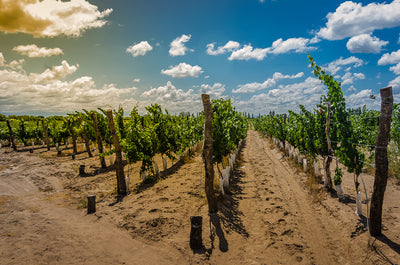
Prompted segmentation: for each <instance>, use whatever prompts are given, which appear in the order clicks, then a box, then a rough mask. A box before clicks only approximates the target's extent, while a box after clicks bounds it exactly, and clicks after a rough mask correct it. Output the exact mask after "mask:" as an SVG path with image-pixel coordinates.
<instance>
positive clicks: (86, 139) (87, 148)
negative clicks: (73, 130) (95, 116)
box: [78, 117, 93, 157]
mask: <svg viewBox="0 0 400 265" xmlns="http://www.w3.org/2000/svg"><path fill="white" fill-rule="evenodd" d="M78 122H79V123H80V124H81V126H82V131H81V132H82V137H83V140H84V141H85V146H86V151H87V153H88V155H89V157H93V155H92V152H91V151H90V143H89V138H88V137H87V135H86V132H85V127H84V126H83V124H82V119H81V117H79V118H78Z"/></svg>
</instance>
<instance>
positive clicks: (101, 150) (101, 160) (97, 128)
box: [92, 112, 107, 168]
mask: <svg viewBox="0 0 400 265" xmlns="http://www.w3.org/2000/svg"><path fill="white" fill-rule="evenodd" d="M92 120H93V128H94V132H95V133H96V139H97V145H98V148H99V153H100V154H102V153H103V142H102V140H101V136H100V132H99V127H98V126H97V117H96V113H94V112H92ZM100 164H101V168H106V167H107V166H106V160H105V158H104V157H103V156H100Z"/></svg>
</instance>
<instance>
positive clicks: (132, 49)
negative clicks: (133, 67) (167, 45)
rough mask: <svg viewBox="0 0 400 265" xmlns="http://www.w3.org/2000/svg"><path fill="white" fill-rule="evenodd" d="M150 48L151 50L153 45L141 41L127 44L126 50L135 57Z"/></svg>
mask: <svg viewBox="0 0 400 265" xmlns="http://www.w3.org/2000/svg"><path fill="white" fill-rule="evenodd" d="M151 50H153V47H151V45H150V44H149V43H148V42H147V41H141V42H139V43H137V44H135V45H132V46H129V47H128V48H127V49H126V52H129V53H131V54H132V56H133V57H137V56H139V55H141V56H143V55H145V54H146V53H147V52H149V51H151Z"/></svg>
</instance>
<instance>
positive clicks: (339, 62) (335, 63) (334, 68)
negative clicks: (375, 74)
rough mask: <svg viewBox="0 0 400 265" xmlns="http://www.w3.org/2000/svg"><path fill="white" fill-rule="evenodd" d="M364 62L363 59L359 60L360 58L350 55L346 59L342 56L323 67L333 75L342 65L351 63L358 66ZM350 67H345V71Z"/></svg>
mask: <svg viewBox="0 0 400 265" xmlns="http://www.w3.org/2000/svg"><path fill="white" fill-rule="evenodd" d="M363 64H364V61H363V60H361V59H360V58H357V57H354V56H350V57H348V58H346V59H343V57H340V58H339V59H337V60H335V61H333V62H331V63H329V64H328V66H327V67H325V69H326V71H328V72H330V73H331V74H332V75H335V74H336V73H337V72H339V71H340V70H341V69H342V67H341V66H344V65H353V67H360V66H361V65H363ZM350 69H351V67H349V68H347V69H346V71H349V70H350Z"/></svg>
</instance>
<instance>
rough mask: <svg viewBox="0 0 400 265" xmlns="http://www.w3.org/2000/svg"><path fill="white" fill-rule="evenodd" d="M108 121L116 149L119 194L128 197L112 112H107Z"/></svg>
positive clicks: (115, 164) (115, 165)
mask: <svg viewBox="0 0 400 265" xmlns="http://www.w3.org/2000/svg"><path fill="white" fill-rule="evenodd" d="M107 119H108V126H109V127H110V131H111V135H112V137H113V141H114V149H115V163H114V167H115V173H116V174H117V193H118V195H119V196H125V195H126V182H125V173H124V165H123V163H122V151H121V146H120V144H119V139H118V134H117V132H116V130H115V126H114V119H113V114H112V110H110V109H109V110H107Z"/></svg>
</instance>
